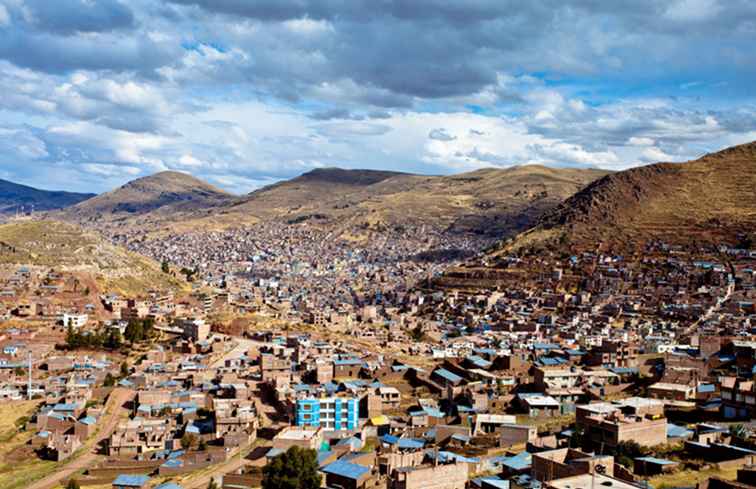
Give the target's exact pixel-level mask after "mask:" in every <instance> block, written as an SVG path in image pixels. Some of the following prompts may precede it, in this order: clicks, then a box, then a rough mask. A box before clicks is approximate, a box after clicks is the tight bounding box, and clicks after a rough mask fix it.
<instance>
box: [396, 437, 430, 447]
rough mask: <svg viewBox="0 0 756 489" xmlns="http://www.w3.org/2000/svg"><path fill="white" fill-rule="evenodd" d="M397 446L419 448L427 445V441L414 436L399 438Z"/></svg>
mask: <svg viewBox="0 0 756 489" xmlns="http://www.w3.org/2000/svg"><path fill="white" fill-rule="evenodd" d="M397 446H398V447H399V448H404V449H408V450H419V449H421V448H423V447H424V446H425V442H423V441H422V440H416V439H414V438H399V442H398V444H397Z"/></svg>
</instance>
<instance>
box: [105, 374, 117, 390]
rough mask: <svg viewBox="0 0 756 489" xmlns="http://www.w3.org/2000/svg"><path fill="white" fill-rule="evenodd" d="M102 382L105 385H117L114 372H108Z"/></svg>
mask: <svg viewBox="0 0 756 489" xmlns="http://www.w3.org/2000/svg"><path fill="white" fill-rule="evenodd" d="M102 384H103V385H104V386H105V387H113V386H114V385H115V377H113V374H111V373H110V372H108V373H107V374H106V375H105V380H104V381H103V382H102Z"/></svg>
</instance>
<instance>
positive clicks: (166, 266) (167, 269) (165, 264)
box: [160, 261, 171, 273]
mask: <svg viewBox="0 0 756 489" xmlns="http://www.w3.org/2000/svg"><path fill="white" fill-rule="evenodd" d="M160 269H161V270H162V271H163V273H169V272H170V271H171V266H170V265H169V264H168V262H167V261H164V262H163V263H161V264H160Z"/></svg>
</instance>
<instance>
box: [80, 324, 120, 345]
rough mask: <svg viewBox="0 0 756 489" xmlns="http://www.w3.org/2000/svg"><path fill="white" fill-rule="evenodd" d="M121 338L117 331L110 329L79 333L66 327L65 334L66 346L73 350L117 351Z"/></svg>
mask: <svg viewBox="0 0 756 489" xmlns="http://www.w3.org/2000/svg"><path fill="white" fill-rule="evenodd" d="M122 344H123V338H121V333H120V332H119V331H118V330H117V329H113V328H110V329H108V330H107V331H105V330H102V331H85V332H81V331H78V330H76V329H74V328H73V327H72V326H70V325H69V326H68V331H67V332H66V346H67V347H68V348H69V349H71V350H75V349H77V348H107V349H109V350H117V349H119V348H121V345H122Z"/></svg>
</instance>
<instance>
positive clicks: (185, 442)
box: [181, 433, 197, 450]
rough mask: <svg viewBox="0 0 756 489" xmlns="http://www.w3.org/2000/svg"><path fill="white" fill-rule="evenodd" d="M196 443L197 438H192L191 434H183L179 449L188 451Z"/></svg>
mask: <svg viewBox="0 0 756 489" xmlns="http://www.w3.org/2000/svg"><path fill="white" fill-rule="evenodd" d="M196 443H197V437H196V436H194V435H193V434H192V433H184V436H182V437H181V448H183V449H184V450H189V449H190V448H192V447H193V446H194V445H195V444H196Z"/></svg>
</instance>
